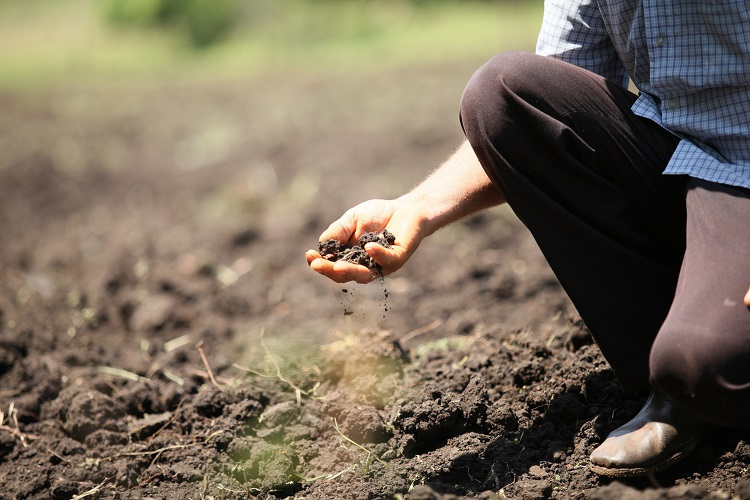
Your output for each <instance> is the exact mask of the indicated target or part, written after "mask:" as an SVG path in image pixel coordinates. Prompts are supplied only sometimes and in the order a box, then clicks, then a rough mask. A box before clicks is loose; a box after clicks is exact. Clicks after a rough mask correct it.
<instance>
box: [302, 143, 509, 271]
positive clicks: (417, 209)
mask: <svg viewBox="0 0 750 500" xmlns="http://www.w3.org/2000/svg"><path fill="white" fill-rule="evenodd" d="M504 201H505V200H504V198H503V196H502V195H501V194H500V192H499V191H498V190H497V189H495V187H494V186H493V185H492V182H490V179H489V178H488V177H487V174H485V173H484V170H483V169H482V166H481V165H480V164H479V160H478V159H477V157H476V155H475V154H474V151H473V150H472V149H471V146H470V145H469V143H468V142H467V141H464V142H463V143H462V144H461V146H460V147H459V148H458V149H457V150H456V151H455V152H454V153H453V154H452V155H451V156H450V158H448V159H447V160H446V161H445V162H444V163H443V164H442V165H441V166H440V167H439V168H438V169H437V170H435V171H434V172H433V173H432V174H430V176H428V177H427V178H426V179H425V180H423V181H422V182H421V183H420V184H419V185H418V186H417V187H415V188H414V189H413V190H412V191H411V192H409V193H407V194H405V195H404V196H401V197H400V198H398V199H395V200H370V201H366V202H364V203H362V204H360V205H357V206H356V207H354V208H352V209H350V210H349V211H347V212H346V213H345V214H344V215H343V216H342V217H341V218H340V219H339V220H337V221H336V222H334V223H333V224H331V226H330V227H329V228H328V229H326V230H325V231H324V232H323V234H322V235H320V240H321V241H323V240H326V239H328V238H332V239H334V240H337V241H339V242H340V243H349V244H356V243H357V239H358V238H359V237H360V236H362V235H363V234H364V233H370V232H375V233H381V232H383V229H387V230H388V231H390V232H391V233H393V235H394V236H395V237H396V242H395V244H394V245H393V246H391V248H389V249H388V248H385V247H382V246H380V245H378V244H377V243H368V244H367V245H365V251H366V252H367V253H368V254H369V255H370V257H372V259H373V260H374V261H375V262H377V263H378V264H380V266H381V267H382V268H383V274H384V275H385V274H390V273H392V272H394V271H396V270H397V269H399V268H400V267H401V266H403V265H404V263H405V262H406V261H407V260H408V259H409V257H411V254H413V253H414V251H415V250H416V249H417V247H418V246H419V244H420V243H421V242H422V240H423V239H424V238H426V237H427V236H429V235H430V234H432V233H434V232H435V231H437V230H438V229H440V228H441V227H443V226H445V225H447V224H450V223H451V222H454V221H457V220H458V219H460V218H461V217H465V216H467V215H470V214H472V213H475V212H477V211H479V210H483V209H485V208H488V207H491V206H494V205H499V204H500V203H503V202H504ZM306 257H307V263H308V264H309V265H310V268H311V269H312V270H313V271H316V272H318V273H320V274H323V275H325V276H327V277H329V278H331V279H332V280H333V281H337V282H339V283H344V282H347V281H357V282H359V283H368V282H370V281H372V280H373V279H374V278H375V276H374V275H373V274H372V273H371V272H370V270H369V269H367V268H366V267H365V266H358V265H355V264H351V263H349V262H342V261H337V262H330V261H327V260H325V259H323V258H322V257H321V256H320V253H319V252H317V251H315V250H308V251H307V253H306Z"/></svg>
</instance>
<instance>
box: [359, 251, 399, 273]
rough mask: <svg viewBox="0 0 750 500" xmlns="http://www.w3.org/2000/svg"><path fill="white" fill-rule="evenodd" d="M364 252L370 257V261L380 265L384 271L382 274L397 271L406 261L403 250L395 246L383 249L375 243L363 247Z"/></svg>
mask: <svg viewBox="0 0 750 500" xmlns="http://www.w3.org/2000/svg"><path fill="white" fill-rule="evenodd" d="M365 251H366V252H367V254H368V255H369V256H370V257H372V260H374V261H375V262H377V263H378V264H380V266H381V267H382V268H383V271H384V273H383V274H390V273H392V272H393V271H395V270H397V269H399V268H400V267H401V266H402V265H403V264H404V262H405V261H406V258H405V256H404V254H405V250H404V249H403V248H401V247H399V246H396V245H394V246H392V247H391V248H385V247H384V246H382V245H379V244H377V243H368V244H367V245H365Z"/></svg>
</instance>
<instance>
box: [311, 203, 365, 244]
mask: <svg viewBox="0 0 750 500" xmlns="http://www.w3.org/2000/svg"><path fill="white" fill-rule="evenodd" d="M356 229H357V221H356V218H355V217H354V216H353V213H352V211H351V210H349V211H347V212H346V213H345V214H344V215H342V216H341V217H340V218H339V219H338V220H336V221H334V222H333V223H332V224H331V225H330V226H328V229H326V230H325V231H323V234H321V235H320V238H318V239H319V241H324V240H327V239H329V238H330V239H332V240H336V241H339V242H341V243H347V242H348V241H349V240H350V239H351V238H352V236H353V235H354V232H355V231H356Z"/></svg>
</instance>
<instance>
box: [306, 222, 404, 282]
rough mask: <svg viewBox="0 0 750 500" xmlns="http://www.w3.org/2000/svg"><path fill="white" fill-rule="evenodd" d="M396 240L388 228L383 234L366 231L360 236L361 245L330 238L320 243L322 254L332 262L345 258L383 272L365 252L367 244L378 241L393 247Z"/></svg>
mask: <svg viewBox="0 0 750 500" xmlns="http://www.w3.org/2000/svg"><path fill="white" fill-rule="evenodd" d="M395 242H396V237H395V236H394V235H393V234H392V233H391V232H390V231H388V230H387V229H385V230H383V232H382V233H381V234H378V233H365V234H363V235H362V236H360V237H359V245H348V244H346V243H341V242H339V241H337V240H334V239H331V238H328V239H326V240H324V241H321V242H319V243H318V251H319V252H320V255H321V256H322V257H323V258H324V259H326V260H330V261H331V262H336V261H339V260H343V261H346V262H351V263H353V264H357V265H360V266H365V267H367V268H369V269H370V270H371V271H375V272H377V273H379V274H382V272H383V269H382V268H381V267H380V265H379V264H378V263H377V262H375V261H374V260H372V257H370V255H369V254H368V253H367V252H365V245H366V244H368V243H377V244H379V245H382V246H384V247H385V248H391V245H393V243H395Z"/></svg>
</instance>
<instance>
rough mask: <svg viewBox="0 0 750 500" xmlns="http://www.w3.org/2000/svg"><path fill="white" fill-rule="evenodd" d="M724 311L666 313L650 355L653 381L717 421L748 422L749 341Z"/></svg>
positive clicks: (689, 407) (691, 408)
mask: <svg viewBox="0 0 750 500" xmlns="http://www.w3.org/2000/svg"><path fill="white" fill-rule="evenodd" d="M730 328H736V325H727V324H726V322H725V321H722V318H721V317H716V318H713V319H709V320H708V321H699V322H688V321H681V320H672V319H671V318H669V317H668V318H667V320H666V321H665V323H664V325H663V326H662V328H661V330H660V331H659V334H658V335H657V337H656V340H655V341H654V344H653V347H652V349H651V354H650V358H649V368H650V381H651V386H652V387H653V388H654V389H657V390H659V391H661V392H663V393H665V394H667V395H669V396H670V397H671V398H672V399H674V400H675V401H676V402H677V403H678V404H679V405H680V406H682V407H684V408H685V409H687V410H689V411H691V412H692V413H694V414H696V415H698V416H700V417H702V418H704V419H706V420H709V421H712V422H714V423H716V424H719V425H725V426H732V427H745V426H750V345H749V344H750V343H749V342H748V340H747V332H745V333H744V334H742V333H741V332H732V331H731V330H730Z"/></svg>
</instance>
